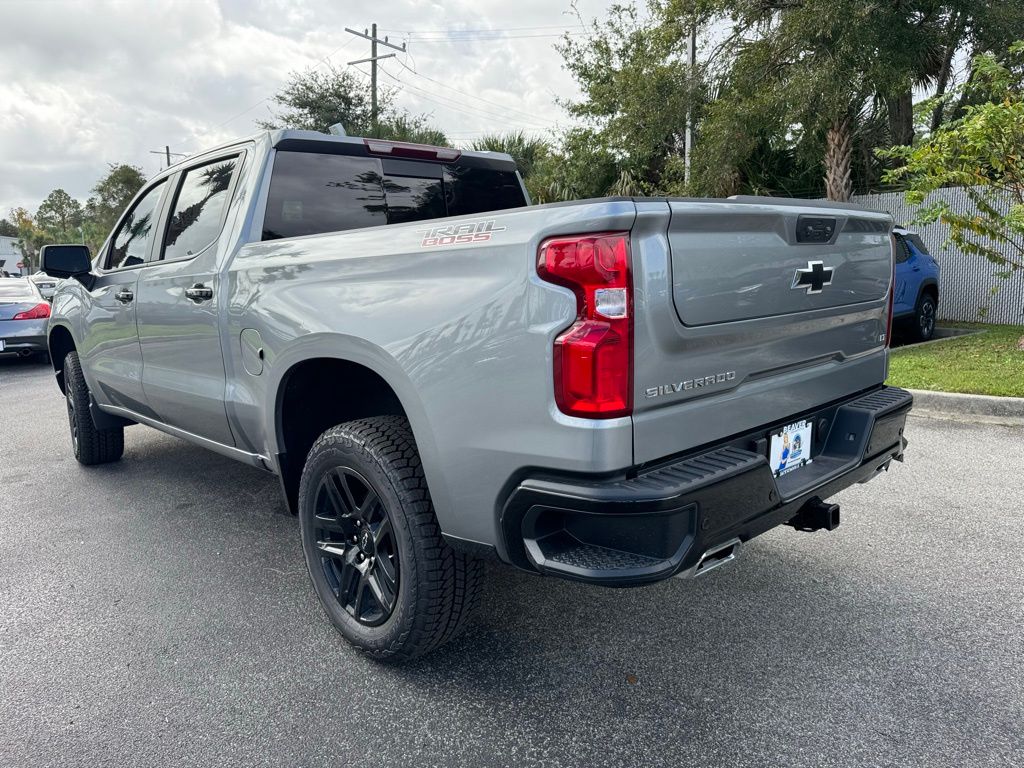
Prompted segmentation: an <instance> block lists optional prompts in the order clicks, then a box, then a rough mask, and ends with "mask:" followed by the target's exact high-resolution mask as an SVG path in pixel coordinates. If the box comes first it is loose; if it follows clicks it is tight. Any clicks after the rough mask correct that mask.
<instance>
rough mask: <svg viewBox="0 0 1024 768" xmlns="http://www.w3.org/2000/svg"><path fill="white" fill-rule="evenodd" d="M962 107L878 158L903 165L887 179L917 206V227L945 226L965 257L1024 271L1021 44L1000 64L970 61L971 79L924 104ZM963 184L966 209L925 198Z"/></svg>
mask: <svg viewBox="0 0 1024 768" xmlns="http://www.w3.org/2000/svg"><path fill="white" fill-rule="evenodd" d="M953 99H956V100H957V101H958V102H960V103H963V104H965V106H964V107H963V108H962V116H960V117H958V118H957V119H955V120H952V121H951V122H949V123H947V124H945V125H942V126H940V127H939V128H938V129H937V130H936V131H934V132H933V133H931V134H930V135H928V136H927V137H925V138H924V139H923V140H921V141H920V142H918V143H917V144H916V145H915V146H913V147H894V148H892V149H889V150H886V151H883V152H882V153H881V154H883V155H884V156H886V157H888V158H892V159H896V160H898V161H900V162H901V163H903V164H902V165H901V166H900V167H898V168H896V169H894V170H891V171H890V172H889V173H888V174H887V175H886V180H887V181H890V182H893V183H901V184H905V185H906V187H907V193H906V198H907V202H909V203H912V204H915V205H919V206H920V207H919V208H918V211H917V214H916V217H915V222H916V223H919V224H930V223H932V222H936V221H939V222H942V223H943V224H946V225H948V226H949V238H950V241H952V242H953V243H954V244H955V245H956V246H957V247H958V248H960V249H961V250H962V251H964V252H965V253H970V254H974V255H977V256H983V257H985V258H986V259H988V260H989V261H990V262H992V263H993V264H996V265H999V266H1001V267H1003V268H1004V269H1003V270H1002V271H1000V272H998V273H997V274H999V275H1001V276H1008V275H1009V274H1010V273H1012V272H1014V271H1016V270H1018V269H1021V268H1022V267H1024V41H1021V42H1017V43H1014V44H1013V45H1012V46H1011V47H1010V49H1009V52H1008V54H1007V55H1006V56H1005V57H1003V58H1002V59H1000V58H999V57H997V56H996V55H994V54H991V53H986V54H981V55H979V56H976V57H975V58H974V60H973V62H972V77H971V79H970V80H969V81H968V82H967V83H966V84H965V85H964V86H963V87H961V88H960V89H955V90H954V91H953V92H951V93H950V94H947V95H945V96H943V97H939V98H938V99H933V100H931V101H930V102H928V103H925V104H924V105H923V108H924V110H925V111H931V112H932V113H933V110H934V109H935V107H936V106H937V104H938V103H940V102H947V103H948V102H949V101H951V100H953ZM949 186H959V187H962V188H963V190H964V192H965V193H966V194H967V196H968V198H969V199H970V200H971V202H972V203H973V208H972V209H970V210H967V211H962V210H959V209H955V208H953V207H952V206H950V204H949V203H948V202H946V201H945V200H943V199H941V198H936V199H933V200H932V201H931V202H929V200H928V198H929V196H930V195H931V194H932V193H933V192H935V191H937V190H939V189H941V188H942V187H949Z"/></svg>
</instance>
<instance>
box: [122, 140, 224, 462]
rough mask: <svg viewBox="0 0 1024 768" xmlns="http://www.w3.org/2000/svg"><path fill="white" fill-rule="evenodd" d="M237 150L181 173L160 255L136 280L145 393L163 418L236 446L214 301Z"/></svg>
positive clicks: (167, 421) (181, 427)
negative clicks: (219, 252)
mask: <svg viewBox="0 0 1024 768" xmlns="http://www.w3.org/2000/svg"><path fill="white" fill-rule="evenodd" d="M237 164H238V157H237V156H234V157H229V158H225V159H222V160H217V161H214V162H212V163H206V164H204V165H201V166H198V167H196V168H192V169H188V170H186V171H184V172H183V174H182V177H181V179H180V183H179V184H178V187H177V192H176V194H175V199H174V201H173V202H172V204H171V205H170V206H169V209H168V210H169V213H168V223H167V227H166V232H165V235H164V238H163V244H162V255H163V257H164V260H161V261H157V262H155V263H153V264H152V265H150V266H148V267H147V268H146V269H145V270H143V274H142V276H141V277H140V280H139V308H138V325H139V342H140V346H141V349H142V358H143V360H144V362H145V368H144V372H143V388H144V390H145V393H146V398H147V400H148V402H149V404H150V406H151V407H152V408H153V410H154V411H156V413H157V414H158V417H159V419H160V420H161V421H163V422H164V423H165V424H169V425H171V426H174V427H178V428H179V429H184V430H186V431H188V432H191V433H193V434H195V435H199V436H201V437H205V438H207V439H209V440H215V441H217V442H218V443H222V444H224V445H234V444H235V441H234V437H233V435H232V433H231V428H230V427H229V425H228V419H227V413H226V411H225V406H224V393H225V385H226V376H225V372H224V356H223V352H222V350H221V338H220V325H219V322H218V307H219V306H221V297H220V296H219V295H218V294H219V290H218V289H219V281H218V278H217V253H218V248H217V245H218V244H217V239H218V238H219V235H220V232H221V229H222V227H223V221H224V215H225V213H226V210H227V207H228V206H227V202H228V200H229V198H230V193H231V182H232V179H233V175H234V173H235V170H236V167H237Z"/></svg>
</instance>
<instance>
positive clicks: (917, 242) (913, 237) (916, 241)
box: [907, 235, 931, 256]
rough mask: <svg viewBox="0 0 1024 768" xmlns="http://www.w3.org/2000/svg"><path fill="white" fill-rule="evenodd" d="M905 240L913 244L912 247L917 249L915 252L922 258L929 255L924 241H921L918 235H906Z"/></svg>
mask: <svg viewBox="0 0 1024 768" xmlns="http://www.w3.org/2000/svg"><path fill="white" fill-rule="evenodd" d="M907 240H909V241H910V242H911V243H913V244H914V247H915V248H917V252H918V253H920V254H921V255H922V256H929V255H931V254H929V253H928V249H927V248H926V247H925V244H924V241H923V240H922V239H921V236H920V235H907Z"/></svg>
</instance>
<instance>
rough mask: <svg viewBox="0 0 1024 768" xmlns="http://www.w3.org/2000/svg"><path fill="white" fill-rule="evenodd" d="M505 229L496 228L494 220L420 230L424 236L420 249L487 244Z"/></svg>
mask: <svg viewBox="0 0 1024 768" xmlns="http://www.w3.org/2000/svg"><path fill="white" fill-rule="evenodd" d="M504 231H505V227H496V226H495V225H494V219H490V220H489V221H467V222H465V223H462V224H445V225H443V226H440V227H431V228H430V229H420V230H418V232H419V234H422V235H423V240H422V241H421V242H420V248H435V247H437V246H440V245H460V244H465V243H486V242H487V241H488V240H490V239H491V235H492V234H493V233H495V232H504Z"/></svg>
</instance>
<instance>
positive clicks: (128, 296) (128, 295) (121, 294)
mask: <svg viewBox="0 0 1024 768" xmlns="http://www.w3.org/2000/svg"><path fill="white" fill-rule="evenodd" d="M114 298H115V299H117V300H118V301H120V302H121V303H122V304H128V303H129V302H130V301H131V300H132V299H134V298H135V294H134V293H132V292H131V291H129V290H128V289H127V288H122V289H121V290H120V291H118V292H117V293H115V294H114Z"/></svg>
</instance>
